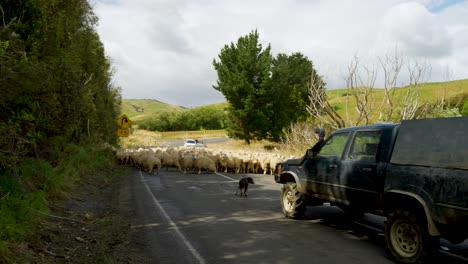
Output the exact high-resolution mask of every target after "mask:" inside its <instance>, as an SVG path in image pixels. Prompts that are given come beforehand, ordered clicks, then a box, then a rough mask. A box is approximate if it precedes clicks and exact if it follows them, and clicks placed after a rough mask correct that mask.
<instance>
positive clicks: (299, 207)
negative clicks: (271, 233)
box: [280, 182, 306, 219]
mask: <svg viewBox="0 0 468 264" xmlns="http://www.w3.org/2000/svg"><path fill="white" fill-rule="evenodd" d="M280 200H281V209H282V210H283V214H284V215H285V216H286V217H288V218H292V219H300V218H301V217H302V216H303V215H304V212H305V210H306V203H305V199H304V196H303V195H302V194H301V193H300V192H299V191H298V190H297V185H296V183H295V182H288V183H286V184H284V185H283V188H282V189H281V199H280Z"/></svg>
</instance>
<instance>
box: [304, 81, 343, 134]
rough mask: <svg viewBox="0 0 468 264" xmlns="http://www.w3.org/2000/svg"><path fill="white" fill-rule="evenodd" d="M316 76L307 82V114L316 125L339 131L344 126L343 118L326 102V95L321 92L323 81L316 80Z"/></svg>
mask: <svg viewBox="0 0 468 264" xmlns="http://www.w3.org/2000/svg"><path fill="white" fill-rule="evenodd" d="M316 78H317V77H316V76H314V75H312V77H311V80H310V82H309V101H310V103H309V105H307V112H308V113H309V114H310V115H311V116H312V117H313V118H315V119H316V120H318V123H320V124H322V125H325V126H327V127H330V128H331V129H339V128H343V127H345V126H346V124H345V122H344V120H343V118H342V117H341V116H340V115H339V114H338V112H337V111H336V110H335V108H333V106H331V104H330V102H329V101H328V100H327V96H326V94H325V93H324V92H323V87H324V83H323V80H321V79H319V80H316Z"/></svg>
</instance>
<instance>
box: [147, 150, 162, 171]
mask: <svg viewBox="0 0 468 264" xmlns="http://www.w3.org/2000/svg"><path fill="white" fill-rule="evenodd" d="M143 168H145V169H147V170H148V174H154V170H156V174H159V170H160V169H161V160H160V159H159V158H158V157H156V156H154V155H151V154H150V153H148V155H147V156H146V159H145V160H144V161H143Z"/></svg>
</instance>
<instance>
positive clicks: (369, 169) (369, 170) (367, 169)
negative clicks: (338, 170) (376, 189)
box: [361, 168, 372, 172]
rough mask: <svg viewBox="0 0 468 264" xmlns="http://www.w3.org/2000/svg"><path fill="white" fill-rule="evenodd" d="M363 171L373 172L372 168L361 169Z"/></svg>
mask: <svg viewBox="0 0 468 264" xmlns="http://www.w3.org/2000/svg"><path fill="white" fill-rule="evenodd" d="M361 171H363V172H371V171H372V168H361Z"/></svg>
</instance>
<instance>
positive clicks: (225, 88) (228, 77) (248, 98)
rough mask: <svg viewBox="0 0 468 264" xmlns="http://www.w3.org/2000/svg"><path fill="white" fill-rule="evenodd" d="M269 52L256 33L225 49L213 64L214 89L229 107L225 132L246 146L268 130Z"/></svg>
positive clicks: (261, 136)
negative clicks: (216, 74) (215, 79)
mask: <svg viewBox="0 0 468 264" xmlns="http://www.w3.org/2000/svg"><path fill="white" fill-rule="evenodd" d="M270 49H271V48H270V45H268V46H267V47H266V48H265V49H263V47H262V45H261V44H260V43H259V34H258V32H257V31H256V30H255V31H252V32H251V33H250V34H249V35H247V36H243V37H240V38H239V39H238V41H237V43H236V44H234V43H231V44H230V45H225V46H224V48H223V49H222V50H221V53H220V54H219V61H217V60H216V59H214V60H213V65H214V68H215V70H216V71H217V73H218V81H217V85H214V86H213V88H214V89H216V90H218V91H220V92H221V93H223V95H224V96H225V97H226V99H227V101H228V102H229V103H230V108H229V115H228V118H229V119H228V132H229V134H230V135H231V136H233V137H236V138H240V139H244V140H245V141H246V142H250V140H251V139H255V138H265V137H266V136H267V133H268V131H269V129H270V125H269V123H268V120H267V116H269V113H268V111H269V109H271V107H270V104H271V101H270V100H268V99H269V97H270V96H271V95H270V94H271V93H270V89H271V85H270V68H271V60H272V57H271V54H270Z"/></svg>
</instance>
